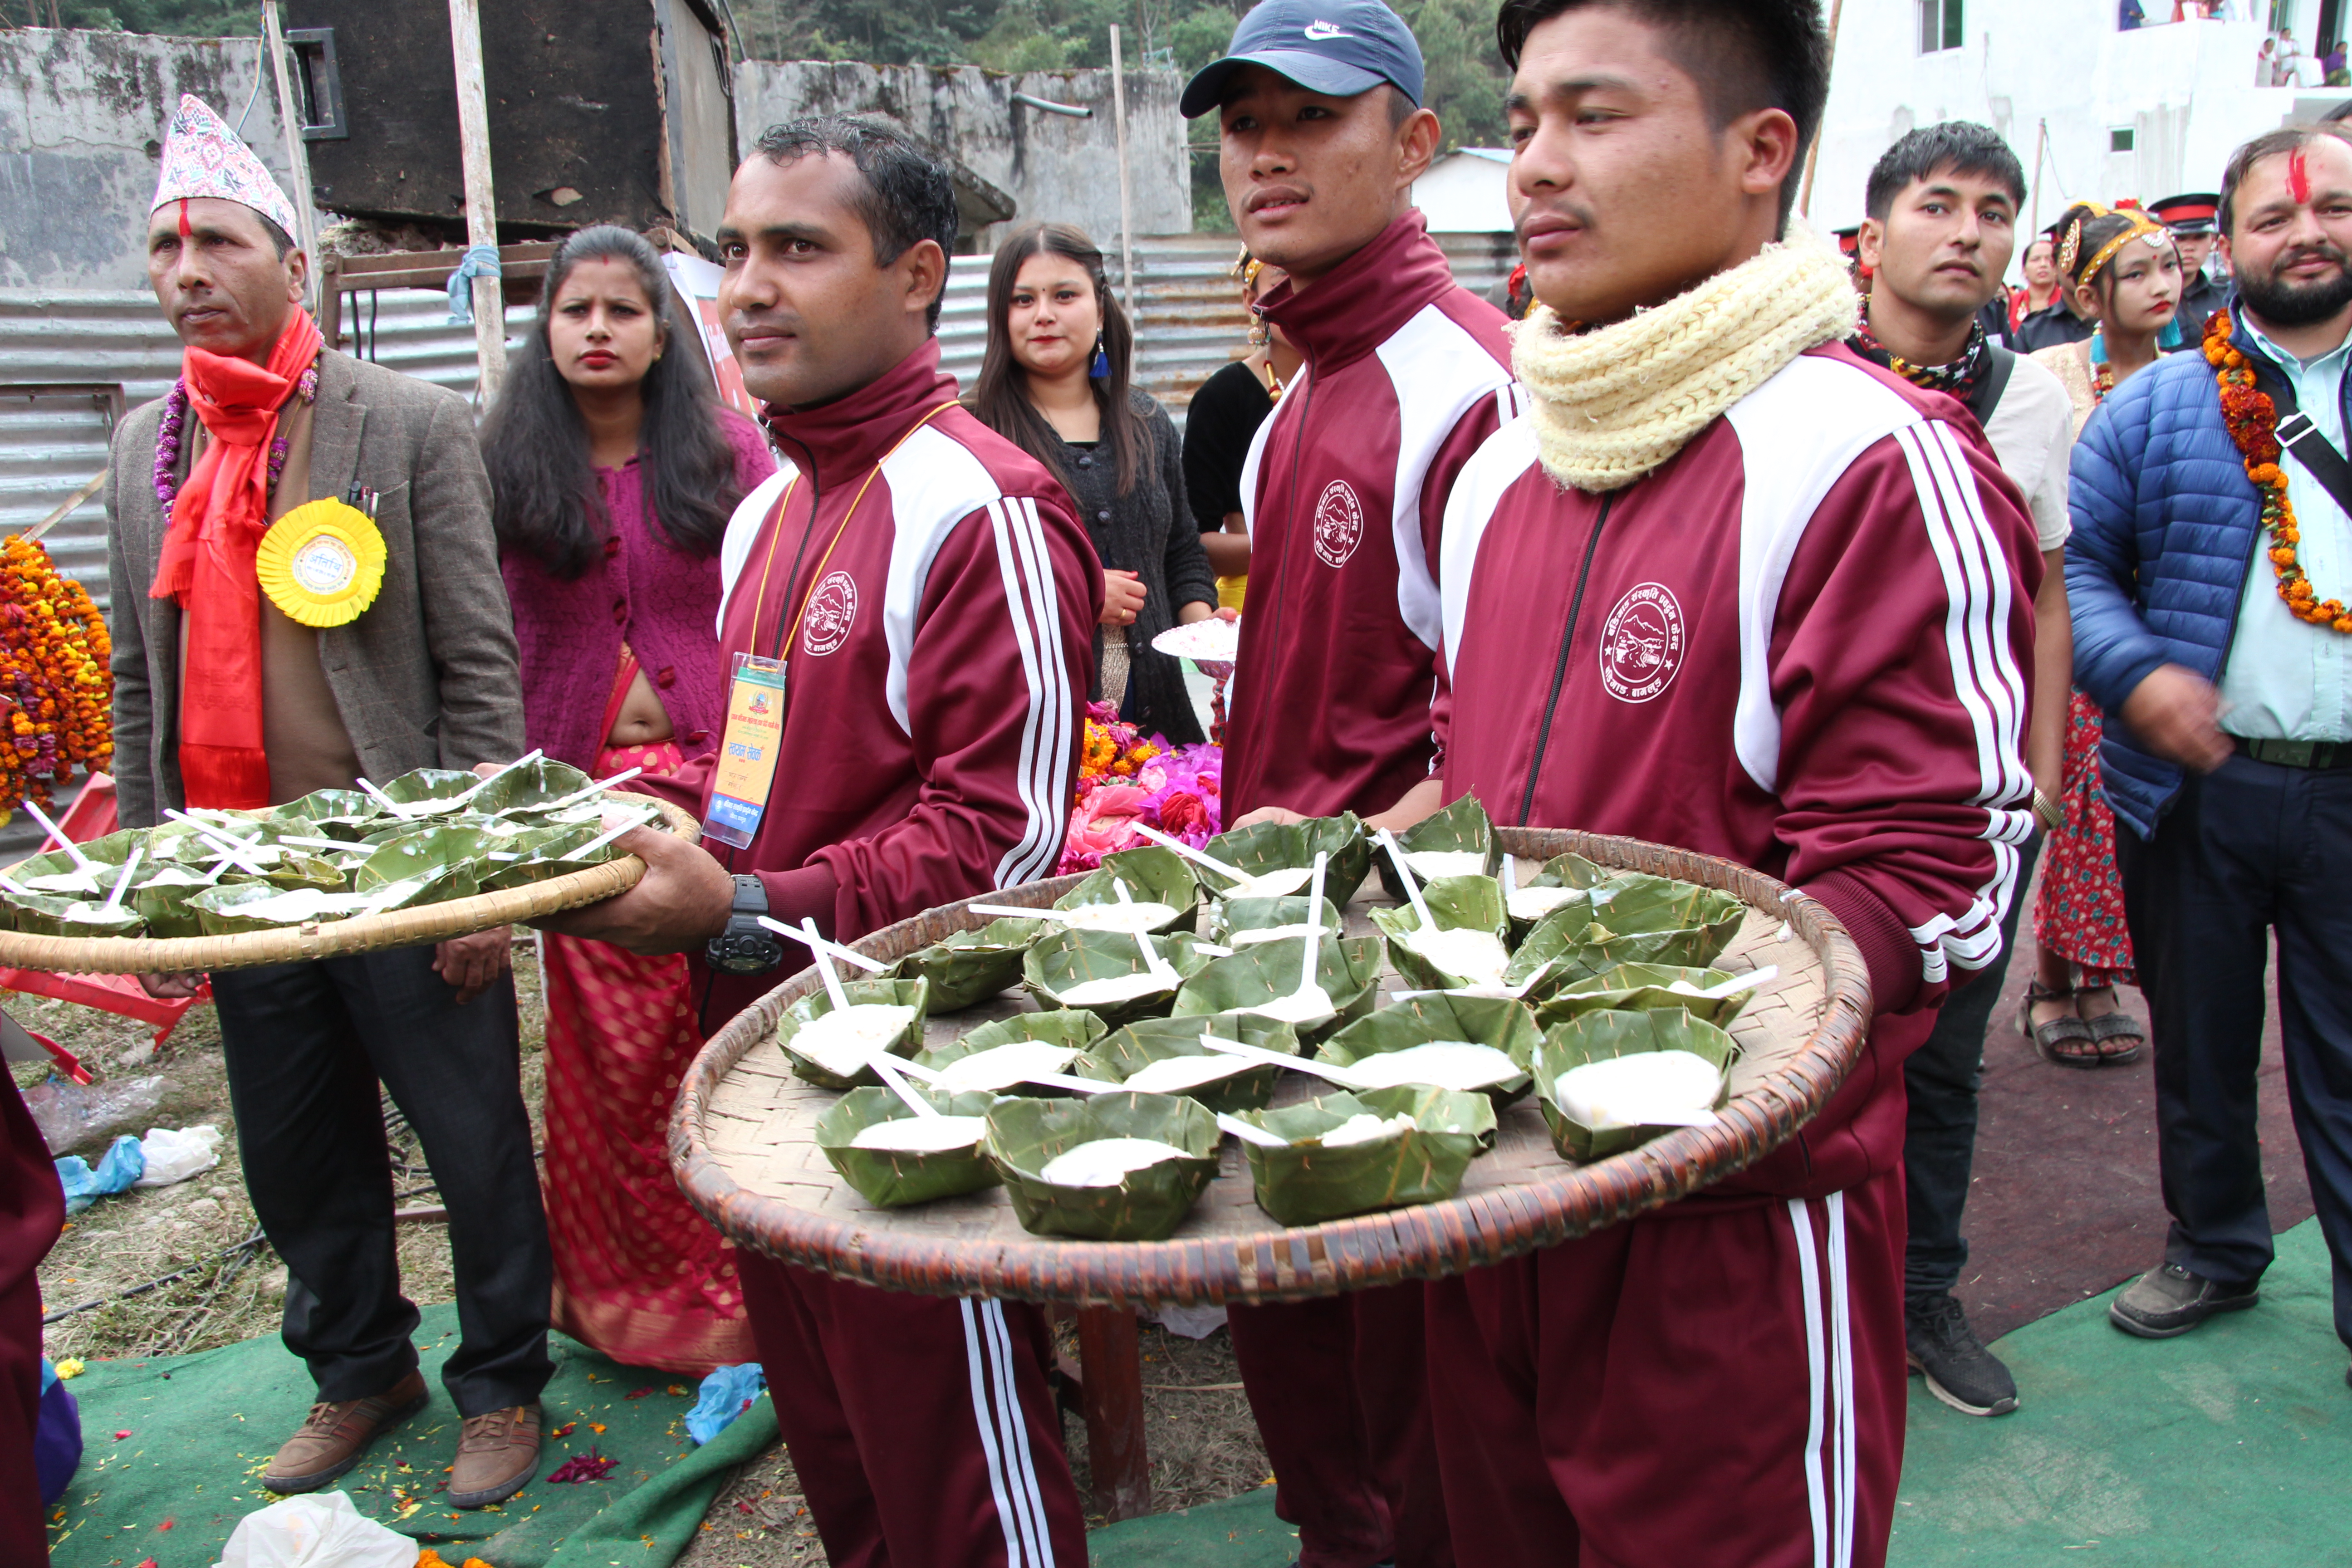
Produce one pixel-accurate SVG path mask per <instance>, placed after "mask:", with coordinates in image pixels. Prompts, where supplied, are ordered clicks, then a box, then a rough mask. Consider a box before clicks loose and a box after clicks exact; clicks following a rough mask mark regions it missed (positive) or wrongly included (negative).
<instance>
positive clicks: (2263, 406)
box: [2205, 310, 2352, 634]
mask: <svg viewBox="0 0 2352 1568" xmlns="http://www.w3.org/2000/svg"><path fill="white" fill-rule="evenodd" d="M2230 332H2231V318H2230V312H2229V311H2227V310H2217V311H2215V312H2214V314H2213V319H2212V320H2211V321H2208V322H2206V323H2205V362H2206V363H2208V364H2210V365H2212V366H2213V367H2214V371H2215V374H2214V380H2215V381H2216V382H2217V383H2218V384H2220V386H2221V423H2222V424H2224V425H2226V426H2229V429H2230V439H2231V440H2232V441H2234V442H2236V443H2237V444H2238V451H2239V453H2240V454H2241V455H2242V457H2243V458H2245V462H2246V477H2247V478H2248V479H2252V480H2253V481H2254V486H2255V488H2256V489H2259V490H2261V491H2262V496H2263V529H2264V530H2265V531H2268V533H2269V534H2270V536H2271V547H2270V552H2269V554H2270V558H2271V571H2272V572H2273V574H2275V575H2276V576H2277V578H2278V592H2279V597H2280V598H2282V599H2284V600H2285V601H2286V607H2287V609H2288V610H2289V611H2290V612H2291V613H2292V614H2293V615H2294V618H2295V619H2297V620H2299V621H2308V622H2310V623H2311V624H2312V625H2313V626H2326V627H2329V628H2330V629H2332V630H2335V631H2337V632H2343V633H2347V634H2352V610H2347V609H2346V608H2345V606H2344V602H2343V601H2342V600H2340V599H2322V598H2320V597H2319V596H2318V595H2317V594H2315V592H2314V591H2313V589H2312V586H2311V579H2310V578H2309V577H2306V576H2305V575H2304V571H2303V566H2302V563H2300V562H2298V561H2297V560H2296V559H2295V553H2294V547H2295V546H2296V545H2297V544H2300V543H2302V542H2303V533H2302V531H2301V530H2299V529H2297V528H2296V527H2295V525H2294V504H2293V503H2292V502H2290V501H2289V500H2287V494H2286V473H2285V470H2284V469H2282V468H2280V467H2279V461H2278V460H2279V444H2278V405H2276V404H2274V403H2273V402H2272V401H2271V397H2270V394H2268V393H2266V392H2264V391H2263V390H2262V389H2261V388H2260V387H2258V386H2256V385H2255V384H2254V371H2253V367H2252V365H2250V364H2248V363H2246V356H2245V355H2244V354H2242V353H2240V352H2239V351H2238V349H2237V348H2236V346H2235V345H2233V344H2232V343H2231V342H2230Z"/></svg>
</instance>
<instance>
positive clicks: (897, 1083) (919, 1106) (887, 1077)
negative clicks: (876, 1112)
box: [866, 1051, 940, 1116]
mask: <svg viewBox="0 0 2352 1568" xmlns="http://www.w3.org/2000/svg"><path fill="white" fill-rule="evenodd" d="M889 1055H890V1053H889V1052H887V1051H882V1052H878V1053H877V1054H876V1055H874V1056H871V1057H868V1058H866V1060H867V1061H869V1062H871V1063H872V1064H873V1065H874V1071H875V1074H876V1075H877V1077H879V1078H880V1079H882V1081H883V1082H884V1083H885V1084H887V1085H888V1086H889V1089H890V1092H891V1093H893V1094H895V1095H897V1096H898V1098H899V1099H900V1100H905V1101H906V1102H907V1104H908V1108H909V1109H911V1110H913V1111H914V1113H915V1114H916V1115H918V1116H937V1115H939V1114H940V1108H939V1107H938V1106H936V1105H933V1104H932V1103H931V1102H930V1101H929V1100H925V1099H924V1098H923V1097H922V1096H921V1095H919V1094H917V1093H916V1092H915V1090H914V1089H913V1087H912V1086H911V1085H909V1084H908V1082H907V1080H906V1079H904V1078H902V1077H900V1076H899V1068H901V1067H902V1066H903V1065H904V1064H903V1063H900V1062H896V1061H892V1060H889V1059H888V1058H889Z"/></svg>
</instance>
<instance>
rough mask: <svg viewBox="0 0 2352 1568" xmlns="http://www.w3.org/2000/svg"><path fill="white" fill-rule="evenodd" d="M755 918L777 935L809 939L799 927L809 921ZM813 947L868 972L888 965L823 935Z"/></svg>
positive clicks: (795, 939)
mask: <svg viewBox="0 0 2352 1568" xmlns="http://www.w3.org/2000/svg"><path fill="white" fill-rule="evenodd" d="M757 918H758V920H759V921H760V923H761V925H763V926H766V927H767V928H768V929H769V930H770V931H774V932H775V933H776V934H777V935H778V936H787V937H790V938H792V939H793V941H794V942H803V943H806V942H808V940H809V938H808V934H807V932H805V931H803V930H802V929H801V927H802V926H807V925H809V924H810V922H808V921H802V922H801V925H797V926H788V925H786V924H785V923H784V922H783V921H780V920H772V919H771V918H770V917H768V916H766V915H761V916H759V917H757ZM811 929H812V930H813V929H814V927H811ZM815 947H818V948H822V949H823V950H824V952H826V953H828V954H830V955H831V956H833V957H835V958H838V959H840V960H842V961H843V962H844V963H854V964H856V966H857V967H858V968H860V969H862V970H864V971H866V973H868V974H879V973H882V972H883V971H884V970H886V969H887V968H889V967H890V966H889V965H888V964H887V963H875V962H874V960H872V959H870V958H868V957H866V955H865V954H864V953H862V952H858V951H857V950H856V948H850V947H844V946H842V945H841V944H840V943H839V942H827V941H825V940H824V938H823V937H819V938H817V939H816V942H815ZM813 951H814V949H813Z"/></svg>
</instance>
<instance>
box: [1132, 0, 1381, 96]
mask: <svg viewBox="0 0 2352 1568" xmlns="http://www.w3.org/2000/svg"><path fill="white" fill-rule="evenodd" d="M1245 65H1258V66H1264V67H1265V68H1266V69H1268V70H1270V71H1274V72H1276V74H1278V75H1281V76H1286V77H1288V78H1289V79H1291V80H1292V81H1295V82H1297V84H1298V85H1299V86H1301V87H1303V88H1305V89H1307V90H1308V91H1309V92H1320V93H1328V94H1329V95H1330V96H1331V97H1333V98H1353V97H1355V96H1356V94H1358V93H1360V92H1369V91H1370V90H1371V89H1373V88H1376V87H1378V86H1380V85H1381V83H1382V82H1387V83H1389V84H1390V85H1391V86H1392V87H1394V88H1396V89H1398V90H1400V91H1402V93H1403V94H1404V95H1405V96H1406V97H1407V98H1409V99H1411V100H1412V101H1413V102H1414V103H1415V104H1416V105H1417V104H1419V103H1420V102H1421V83H1422V67H1421V46H1420V45H1419V44H1417V43H1415V42H1414V41H1413V37H1412V28H1410V27H1408V26H1405V25H1404V19H1403V18H1402V17H1401V16H1398V15H1397V14H1396V13H1395V12H1393V11H1391V10H1390V9H1389V8H1388V7H1387V6H1386V5H1381V0H1265V4H1264V5H1260V6H1258V7H1257V8H1256V9H1255V10H1254V11H1252V12H1251V13H1250V14H1249V15H1248V16H1244V17H1243V18H1242V19H1241V25H1240V26H1236V27H1235V28H1234V41H1233V43H1232V45H1231V46H1230V47H1228V49H1227V50H1226V53H1225V58H1223V59H1221V60H1216V61H1213V62H1212V63H1210V64H1209V65H1206V66H1203V67H1202V68H1201V70H1200V73H1199V74H1198V75H1197V76H1195V77H1193V79H1192V80H1191V81H1190V82H1188V83H1186V84H1185V87H1184V97H1183V99H1182V100H1181V103H1180V104H1179V106H1178V107H1179V108H1180V109H1181V110H1182V111H1183V115H1184V118H1186V119H1187V120H1191V119H1193V118H1195V117H1197V116H1200V115H1203V114H1207V113H1209V112H1210V111H1211V110H1214V109H1215V108H1216V107H1217V105H1218V103H1219V102H1220V101H1221V100H1223V97H1224V90H1225V79H1226V78H1228V77H1230V76H1232V75H1233V74H1234V69H1235V68H1237V67H1240V66H1245Z"/></svg>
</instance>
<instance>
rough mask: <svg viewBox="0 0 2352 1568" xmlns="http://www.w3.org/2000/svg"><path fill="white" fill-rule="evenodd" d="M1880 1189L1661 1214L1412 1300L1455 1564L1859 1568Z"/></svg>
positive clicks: (1878, 1277) (1881, 1486) (1890, 1255)
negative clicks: (1423, 1310)
mask: <svg viewBox="0 0 2352 1568" xmlns="http://www.w3.org/2000/svg"><path fill="white" fill-rule="evenodd" d="M1904 1223H1905V1221H1904V1196H1903V1176H1902V1173H1901V1172H1900V1171H1899V1170H1897V1171H1893V1172H1889V1173H1885V1174H1882V1175H1878V1176H1874V1177H1873V1178H1871V1179H1869V1180H1868V1181H1866V1182H1864V1183H1863V1184H1860V1185H1858V1186H1855V1187H1853V1188H1851V1189H1849V1190H1847V1191H1845V1192H1843V1193H1839V1194H1832V1195H1831V1196H1829V1197H1827V1198H1817V1199H1812V1200H1810V1201H1807V1200H1790V1199H1783V1198H1766V1197H1759V1198H1757V1199H1755V1200H1754V1201H1753V1202H1748V1203H1742V1202H1738V1201H1702V1202H1699V1203H1693V1204H1683V1205H1676V1206H1675V1207H1674V1208H1670V1209H1667V1210H1665V1211H1663V1212H1662V1213H1660V1214H1658V1215H1653V1216H1651V1217H1649V1218H1645V1219H1640V1220H1635V1221H1633V1222H1632V1223H1631V1224H1627V1225H1620V1226H1612V1227H1611V1228H1610V1229H1607V1230H1603V1231H1600V1232H1597V1233H1595V1234H1594V1235H1591V1236H1589V1237H1583V1238H1582V1239H1580V1240H1578V1241H1571V1242H1568V1243H1565V1244H1564V1245H1561V1246H1559V1247H1547V1248H1545V1249H1544V1250H1543V1251H1541V1252H1538V1253H1534V1254H1532V1255H1530V1256H1528V1257H1526V1258H1515V1259H1513V1260H1512V1261H1511V1262H1509V1263H1506V1264H1502V1265H1499V1266H1497V1267H1495V1268H1481V1269H1475V1270H1474V1271H1472V1272H1471V1273H1468V1274H1465V1275H1463V1276H1461V1277H1459V1278H1457V1279H1447V1280H1444V1281H1441V1282H1439V1283H1437V1284H1434V1285H1432V1286H1430V1287H1429V1288H1428V1292H1429V1373H1430V1389H1431V1409H1432V1413H1433V1415H1434V1417H1435V1421H1436V1426H1437V1442H1438V1452H1439V1456H1440V1459H1441V1463H1442V1466H1443V1468H1444V1478H1445V1505H1446V1514H1447V1518H1448V1519H1449V1520H1450V1521H1451V1523H1452V1528H1453V1532H1454V1552H1456V1554H1457V1555H1458V1556H1459V1557H1460V1559H1461V1561H1462V1562H1464V1563H1476V1564H1477V1565H1478V1568H1537V1565H1541V1568H1664V1565H1665V1564H1676V1565H1685V1564H1686V1565H1689V1568H1706V1565H1709V1564H1716V1563H1722V1564H1735V1563H1736V1564H1738V1568H1855V1565H1859V1568H1878V1565H1879V1564H1882V1563H1885V1561H1886V1542H1887V1533H1888V1531H1889V1530H1890V1528H1891V1527H1892V1523H1893V1515H1894V1511H1895V1481H1896V1479H1897V1478H1898V1476H1899V1475H1900V1473H1901V1470H1902V1465H1903V1410H1904V1398H1905V1389H1904V1384H1905V1380H1906V1376H1907V1375H1908V1374H1907V1373H1906V1366H1905V1361H1904V1344H1903V1238H1904Z"/></svg>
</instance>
